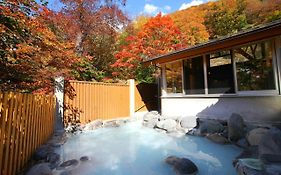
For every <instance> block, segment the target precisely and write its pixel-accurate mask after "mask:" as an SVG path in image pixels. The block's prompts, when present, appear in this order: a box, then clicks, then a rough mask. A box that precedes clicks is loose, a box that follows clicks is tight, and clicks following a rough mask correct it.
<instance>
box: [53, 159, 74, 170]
mask: <svg viewBox="0 0 281 175" xmlns="http://www.w3.org/2000/svg"><path fill="white" fill-rule="evenodd" d="M78 164H79V161H78V160H76V159H71V160H67V161H65V162H63V163H62V164H60V166H59V167H58V168H57V170H63V169H69V168H74V167H76V166H77V165H78Z"/></svg>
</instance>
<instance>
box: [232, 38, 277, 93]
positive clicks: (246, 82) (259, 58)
mask: <svg viewBox="0 0 281 175" xmlns="http://www.w3.org/2000/svg"><path fill="white" fill-rule="evenodd" d="M272 47H273V46H272V42H269V41H267V42H261V43H256V44H252V45H248V46H244V47H241V48H237V49H235V50H234V53H235V62H236V71H237V84H238V90H240V91H249V90H270V89H271V90H272V89H275V83H274V82H275V81H274V75H273V66H272Z"/></svg>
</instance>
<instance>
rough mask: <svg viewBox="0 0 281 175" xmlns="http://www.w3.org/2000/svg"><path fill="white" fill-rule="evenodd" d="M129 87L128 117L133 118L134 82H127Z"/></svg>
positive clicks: (132, 80) (131, 80)
mask: <svg viewBox="0 0 281 175" xmlns="http://www.w3.org/2000/svg"><path fill="white" fill-rule="evenodd" d="M129 85H130V90H129V91H130V116H131V117H133V116H134V114H135V80H134V79H130V80H129Z"/></svg>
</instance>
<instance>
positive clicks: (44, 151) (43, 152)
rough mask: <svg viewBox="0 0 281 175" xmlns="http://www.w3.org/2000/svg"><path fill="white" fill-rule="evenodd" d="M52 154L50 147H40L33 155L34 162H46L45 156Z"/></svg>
mask: <svg viewBox="0 0 281 175" xmlns="http://www.w3.org/2000/svg"><path fill="white" fill-rule="evenodd" d="M53 152H54V148H53V147H52V146H51V145H50V144H47V145H42V146H40V147H39V148H38V149H37V150H36V151H35V153H34V155H33V158H34V160H36V161H38V160H46V158H47V155H48V154H50V153H53Z"/></svg>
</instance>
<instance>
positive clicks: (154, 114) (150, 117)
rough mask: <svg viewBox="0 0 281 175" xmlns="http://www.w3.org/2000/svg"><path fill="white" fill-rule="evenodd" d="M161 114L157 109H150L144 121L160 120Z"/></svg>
mask: <svg viewBox="0 0 281 175" xmlns="http://www.w3.org/2000/svg"><path fill="white" fill-rule="evenodd" d="M159 118H160V114H159V113H158V112H157V111H150V112H148V113H146V114H144V116H143V121H146V122H148V121H150V120H159Z"/></svg>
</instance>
